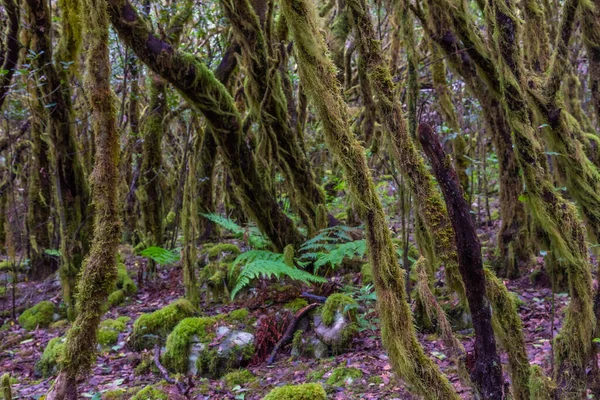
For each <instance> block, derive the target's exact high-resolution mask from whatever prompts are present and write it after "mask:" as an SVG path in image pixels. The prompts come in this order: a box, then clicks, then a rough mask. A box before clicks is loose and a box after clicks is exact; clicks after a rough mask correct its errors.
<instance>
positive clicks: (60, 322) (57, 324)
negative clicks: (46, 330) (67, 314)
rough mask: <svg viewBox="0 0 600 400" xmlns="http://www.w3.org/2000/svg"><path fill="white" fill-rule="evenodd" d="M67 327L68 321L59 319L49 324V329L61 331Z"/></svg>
mask: <svg viewBox="0 0 600 400" xmlns="http://www.w3.org/2000/svg"><path fill="white" fill-rule="evenodd" d="M67 326H69V321H67V320H66V319H59V320H58V321H56V322H53V323H51V324H50V329H61V328H64V327H67Z"/></svg>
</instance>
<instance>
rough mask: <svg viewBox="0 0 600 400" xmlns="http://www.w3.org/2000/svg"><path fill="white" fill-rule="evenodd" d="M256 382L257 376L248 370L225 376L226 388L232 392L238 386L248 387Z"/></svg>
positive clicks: (233, 372)
mask: <svg viewBox="0 0 600 400" xmlns="http://www.w3.org/2000/svg"><path fill="white" fill-rule="evenodd" d="M255 381H256V376H254V375H253V374H252V372H250V371H248V370H247V369H240V370H237V371H232V372H229V373H228V374H225V376H223V382H225V387H226V388H227V389H229V390H232V389H233V388H234V387H236V386H246V385H248V384H250V383H253V382H255Z"/></svg>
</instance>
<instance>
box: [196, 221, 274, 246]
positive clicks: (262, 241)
mask: <svg viewBox="0 0 600 400" xmlns="http://www.w3.org/2000/svg"><path fill="white" fill-rule="evenodd" d="M201 215H202V216H203V217H204V218H206V219H208V220H210V221H212V222H214V223H215V224H217V225H219V226H221V227H222V228H223V229H225V230H228V231H229V232H231V233H233V234H234V235H235V237H237V238H238V239H242V240H244V241H246V242H247V243H248V244H249V245H250V246H252V247H253V248H255V249H265V248H267V247H269V245H270V242H269V239H267V238H266V237H265V236H264V235H263V234H262V233H261V232H260V230H259V229H258V227H257V226H256V225H253V224H248V225H247V226H246V227H242V226H240V225H238V224H237V223H236V222H235V221H233V220H231V219H229V218H227V217H223V216H221V215H219V214H201Z"/></svg>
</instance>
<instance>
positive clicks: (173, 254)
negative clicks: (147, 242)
mask: <svg viewBox="0 0 600 400" xmlns="http://www.w3.org/2000/svg"><path fill="white" fill-rule="evenodd" d="M140 255H141V256H143V257H146V258H149V259H151V260H153V261H154V262H156V263H158V264H160V265H169V264H174V263H176V262H178V261H179V260H180V258H181V257H180V255H179V249H173V250H167V249H163V248H162V247H158V246H150V247H147V248H146V249H144V250H142V251H141V252H140Z"/></svg>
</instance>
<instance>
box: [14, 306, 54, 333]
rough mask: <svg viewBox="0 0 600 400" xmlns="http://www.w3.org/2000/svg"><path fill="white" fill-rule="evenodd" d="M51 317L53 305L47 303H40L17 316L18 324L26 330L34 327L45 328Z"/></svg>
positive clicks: (50, 321)
mask: <svg viewBox="0 0 600 400" xmlns="http://www.w3.org/2000/svg"><path fill="white" fill-rule="evenodd" d="M53 316H54V304H52V303H51V302H49V301H41V302H39V303H38V304H36V305H35V306H33V307H31V308H29V309H27V310H25V311H24V312H23V314H21V315H20V316H19V324H20V325H21V326H22V327H23V328H25V329H27V330H32V329H35V328H36V327H40V328H46V327H48V326H49V325H50V324H51V323H52V317H53Z"/></svg>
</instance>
